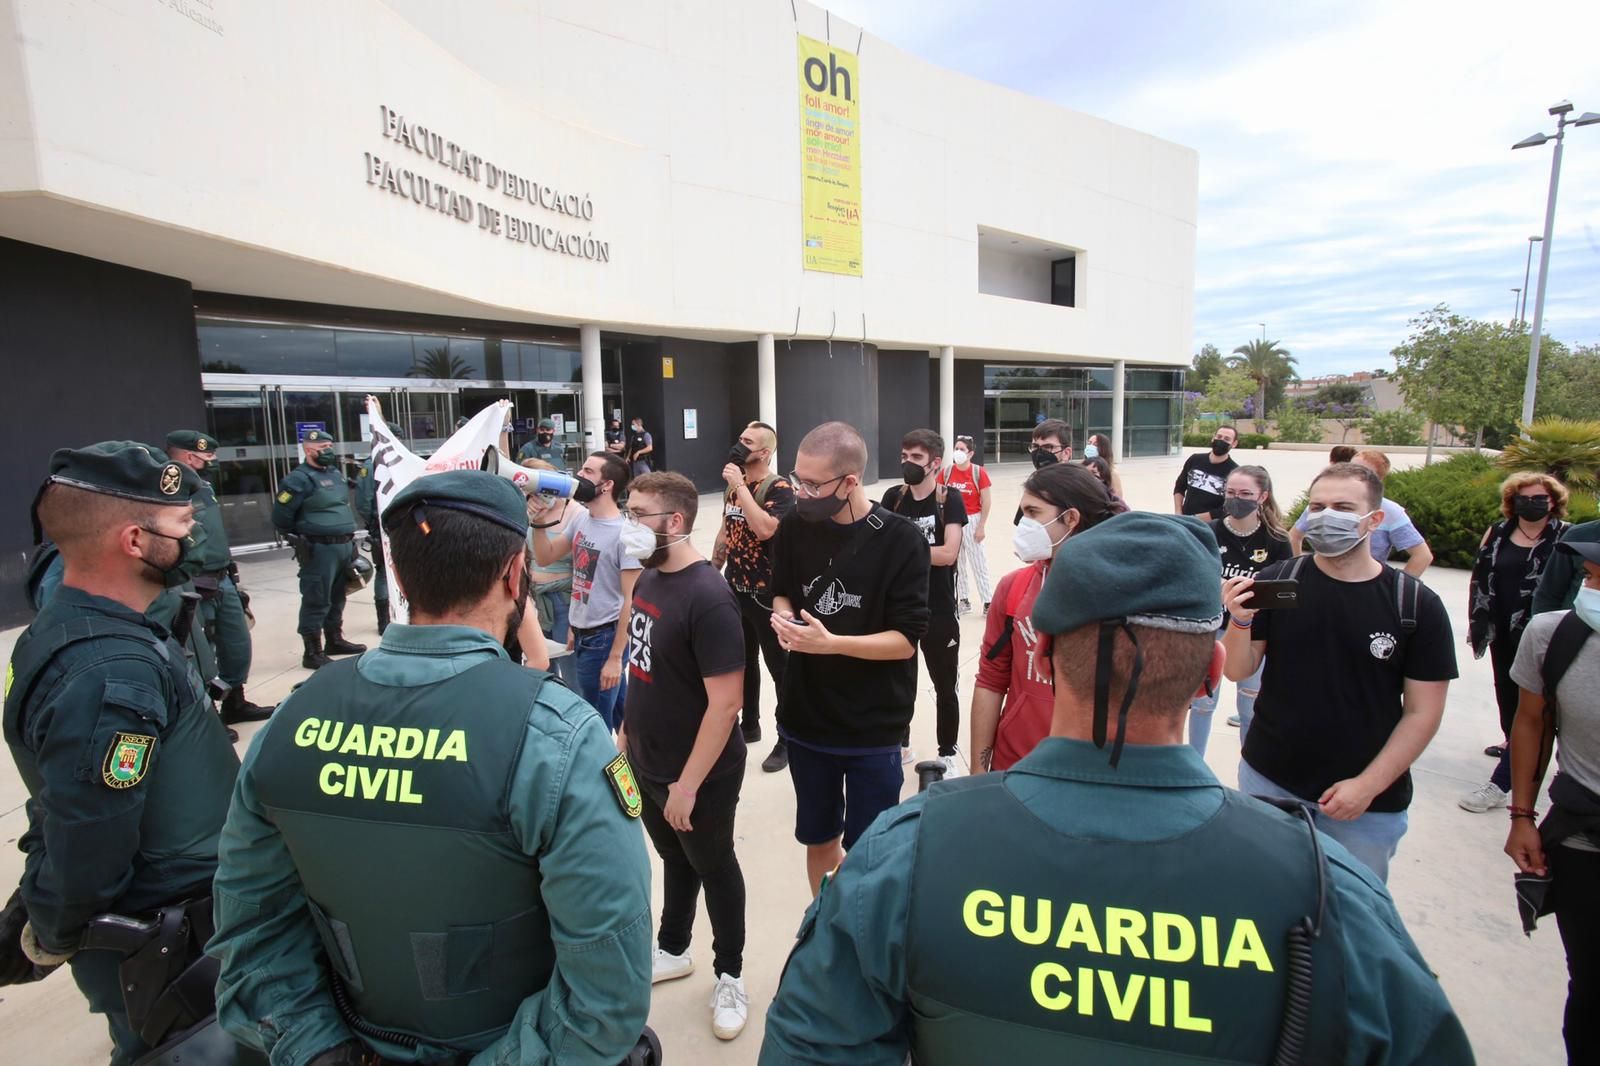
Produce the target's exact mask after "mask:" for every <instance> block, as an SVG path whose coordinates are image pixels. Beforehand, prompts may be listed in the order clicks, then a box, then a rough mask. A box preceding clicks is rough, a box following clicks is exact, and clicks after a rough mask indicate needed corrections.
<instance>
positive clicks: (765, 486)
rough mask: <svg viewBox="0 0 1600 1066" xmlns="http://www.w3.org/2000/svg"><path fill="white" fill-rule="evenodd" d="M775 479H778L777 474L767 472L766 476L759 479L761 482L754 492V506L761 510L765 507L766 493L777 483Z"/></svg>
mask: <svg viewBox="0 0 1600 1066" xmlns="http://www.w3.org/2000/svg"><path fill="white" fill-rule="evenodd" d="M777 481H778V475H777V474H768V475H767V476H766V477H764V478H762V479H761V484H759V485H757V486H756V491H755V494H754V495H755V498H756V506H757V507H760V508H762V509H763V510H765V509H766V506H767V493H769V492H771V491H772V486H773V485H775V484H777Z"/></svg>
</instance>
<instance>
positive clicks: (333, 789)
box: [317, 762, 344, 796]
mask: <svg viewBox="0 0 1600 1066" xmlns="http://www.w3.org/2000/svg"><path fill="white" fill-rule="evenodd" d="M343 773H344V767H342V766H340V765H339V764H338V763H336V762H330V763H324V764H323V766H322V773H320V774H318V775H317V784H319V785H321V786H322V791H323V792H325V793H327V794H328V795H330V796H337V795H338V794H339V793H340V792H341V791H343V789H344V786H343V785H342V784H340V783H339V781H338V778H339V776H340V775H341V774H343Z"/></svg>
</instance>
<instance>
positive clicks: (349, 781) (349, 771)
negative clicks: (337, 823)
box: [344, 766, 361, 799]
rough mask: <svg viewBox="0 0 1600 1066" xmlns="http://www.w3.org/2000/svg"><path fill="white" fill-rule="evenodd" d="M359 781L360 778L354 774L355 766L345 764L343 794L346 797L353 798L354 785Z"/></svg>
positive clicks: (354, 792) (354, 793)
mask: <svg viewBox="0 0 1600 1066" xmlns="http://www.w3.org/2000/svg"><path fill="white" fill-rule="evenodd" d="M360 781H361V779H360V778H358V777H357V776H356V768H355V767H354V766H346V767H345V768H344V794H345V798H346V799H354V798H355V795H356V785H357V784H359V783H360Z"/></svg>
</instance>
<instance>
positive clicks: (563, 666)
mask: <svg viewBox="0 0 1600 1066" xmlns="http://www.w3.org/2000/svg"><path fill="white" fill-rule="evenodd" d="M547 602H548V603H549V605H550V628H549V629H546V630H545V631H544V638H545V640H546V641H547V642H549V645H550V652H551V654H554V653H555V652H558V651H565V650H566V647H567V616H568V615H569V614H571V612H572V597H571V596H570V595H567V596H551V597H550V599H549V600H548V601H547ZM573 659H574V656H573V655H562V656H560V657H559V658H555V659H551V660H550V670H551V672H552V673H554V674H555V675H556V676H557V677H559V678H560V679H561V681H562V684H564V685H566V686H567V687H568V688H570V689H574V690H576V689H577V687H578V682H577V678H576V677H575V676H574V673H573Z"/></svg>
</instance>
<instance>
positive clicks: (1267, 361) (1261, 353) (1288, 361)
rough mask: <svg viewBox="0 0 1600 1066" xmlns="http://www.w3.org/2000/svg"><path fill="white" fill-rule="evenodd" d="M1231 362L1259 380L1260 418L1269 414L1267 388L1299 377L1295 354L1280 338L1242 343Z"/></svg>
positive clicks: (1259, 420) (1231, 364)
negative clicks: (1279, 344)
mask: <svg viewBox="0 0 1600 1066" xmlns="http://www.w3.org/2000/svg"><path fill="white" fill-rule="evenodd" d="M1228 365H1229V366H1233V367H1238V368H1239V369H1240V370H1243V371H1244V372H1245V373H1247V374H1249V375H1250V380H1252V381H1254V382H1255V383H1256V408H1255V416H1256V421H1257V423H1258V427H1257V428H1259V423H1260V422H1261V421H1263V420H1264V419H1265V418H1266V417H1267V390H1268V389H1269V388H1272V387H1274V386H1276V385H1281V384H1282V383H1283V382H1285V381H1288V380H1290V379H1291V378H1295V377H1298V376H1299V375H1298V374H1296V373H1295V369H1294V356H1292V355H1290V354H1289V350H1288V349H1287V348H1280V347H1279V346H1278V342H1277V341H1269V340H1259V341H1251V342H1250V343H1249V344H1241V345H1239V347H1237V348H1235V349H1234V350H1233V356H1232V358H1230V359H1229V360H1228Z"/></svg>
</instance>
